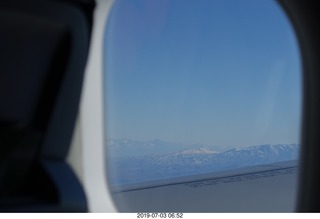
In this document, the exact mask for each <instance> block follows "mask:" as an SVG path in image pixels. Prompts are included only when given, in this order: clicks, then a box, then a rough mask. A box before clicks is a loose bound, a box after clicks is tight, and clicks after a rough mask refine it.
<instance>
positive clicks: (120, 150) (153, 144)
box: [106, 138, 227, 157]
mask: <svg viewBox="0 0 320 219" xmlns="http://www.w3.org/2000/svg"><path fill="white" fill-rule="evenodd" d="M196 148H204V149H208V150H213V151H217V152H221V151H223V150H226V149H227V148H226V147H221V146H212V145H210V146H205V145H202V144H182V143H174V142H168V141H162V140H159V139H154V140H150V141H137V140H132V139H127V138H122V139H108V140H107V141H106V153H107V154H108V156H109V157H132V156H150V155H159V154H170V153H175V152H177V151H183V150H193V149H196Z"/></svg>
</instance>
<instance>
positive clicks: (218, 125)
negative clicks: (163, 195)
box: [104, 0, 301, 185]
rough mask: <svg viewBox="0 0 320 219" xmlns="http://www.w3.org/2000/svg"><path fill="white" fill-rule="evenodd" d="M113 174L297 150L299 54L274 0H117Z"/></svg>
mask: <svg viewBox="0 0 320 219" xmlns="http://www.w3.org/2000/svg"><path fill="white" fill-rule="evenodd" d="M104 83H105V91H104V92H105V122H106V123H105V124H106V136H107V139H106V146H107V147H106V156H107V159H106V160H107V167H108V179H109V181H110V183H111V185H123V184H130V183H139V182H145V181H152V180H160V179H168V178H174V177H179V176H190V175H195V174H202V173H211V172H216V171H224V170H229V169H237V168H242V167H247V166H256V165H263V164H270V163H275V162H283V161H290V162H291V163H292V164H290V165H296V164H295V161H294V160H297V159H298V152H299V137H300V136H299V132H300V113H301V112H300V110H301V63H300V57H299V49H298V45H297V42H296V38H295V35H294V32H293V30H292V27H291V25H290V23H289V22H288V20H287V18H286V17H285V14H284V13H283V12H282V11H281V9H280V7H279V6H278V5H277V4H276V3H275V2H273V1H256V0H241V1H240V0H229V1H226V0H201V1H194V0H161V1H150V0H135V1H125V0H118V1H116V3H115V5H114V8H113V10H112V13H111V16H110V18H109V22H108V24H107V27H106V34H105V81H104Z"/></svg>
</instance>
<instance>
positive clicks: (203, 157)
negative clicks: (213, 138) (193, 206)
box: [107, 140, 299, 184]
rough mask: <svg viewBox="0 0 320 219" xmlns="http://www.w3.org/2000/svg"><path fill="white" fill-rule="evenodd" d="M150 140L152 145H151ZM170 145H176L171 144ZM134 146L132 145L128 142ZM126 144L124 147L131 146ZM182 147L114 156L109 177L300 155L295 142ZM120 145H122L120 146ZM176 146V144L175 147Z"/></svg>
mask: <svg viewBox="0 0 320 219" xmlns="http://www.w3.org/2000/svg"><path fill="white" fill-rule="evenodd" d="M157 142H158V143H157V144H155V143H153V142H152V141H150V142H149V144H145V145H144V146H143V147H141V144H140V148H146V147H149V148H150V147H153V149H157V147H159V146H160V143H161V144H162V145H165V144H166V143H165V142H164V141H160V140H157ZM151 143H153V146H151ZM170 145H171V146H176V145H179V144H174V143H170ZM131 146H133V145H131ZM131 146H127V148H129V147H131ZM194 146H195V147H194V148H189V149H186V148H185V147H181V145H180V148H183V149H182V150H176V151H175V152H172V150H173V149H172V150H168V149H167V150H163V151H169V153H162V154H161V153H149V152H150V151H152V150H150V151H149V152H148V153H149V154H144V155H143V156H126V157H123V156H122V157H121V156H114V157H110V158H109V159H108V160H107V161H108V162H107V164H108V169H109V171H108V172H109V178H110V179H111V181H112V182H114V183H120V184H121V183H134V182H142V181H148V180H155V179H162V178H170V177H177V176H183V175H192V174H200V173H209V172H216V171H222V170H228V169H236V168H241V167H246V166H255V165H265V164H271V163H276V162H282V161H289V160H296V159H298V154H299V145H297V144H273V145H271V144H265V145H256V146H250V147H242V148H233V149H230V150H227V151H223V152H218V151H215V150H213V149H211V148H207V147H204V146H202V147H199V145H194ZM120 147H121V146H120ZM178 148H179V147H178Z"/></svg>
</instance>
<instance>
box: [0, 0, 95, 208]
mask: <svg viewBox="0 0 320 219" xmlns="http://www.w3.org/2000/svg"><path fill="white" fill-rule="evenodd" d="M93 8H94V1H90V0H78V1H77V0H65V1H63V0H46V1H44V0H29V1H26V0H7V1H1V2H0V29H1V34H0V48H1V50H0V60H1V61H0V62H1V64H0V211H10V212H11V211H24V212H26V211H87V203H86V198H85V194H84V191H83V189H82V186H81V185H80V183H79V181H78V180H77V178H76V176H75V174H74V173H73V171H72V169H71V168H70V167H69V166H68V164H67V163H66V162H65V159H66V156H67V154H68V150H69V145H70V142H71V138H72V134H73V128H74V125H75V120H76V116H77V110H78V107H79V99H80V94H81V87H82V80H83V73H84V68H85V64H86V59H87V54H88V49H89V43H90V33H91V25H92V13H93Z"/></svg>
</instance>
